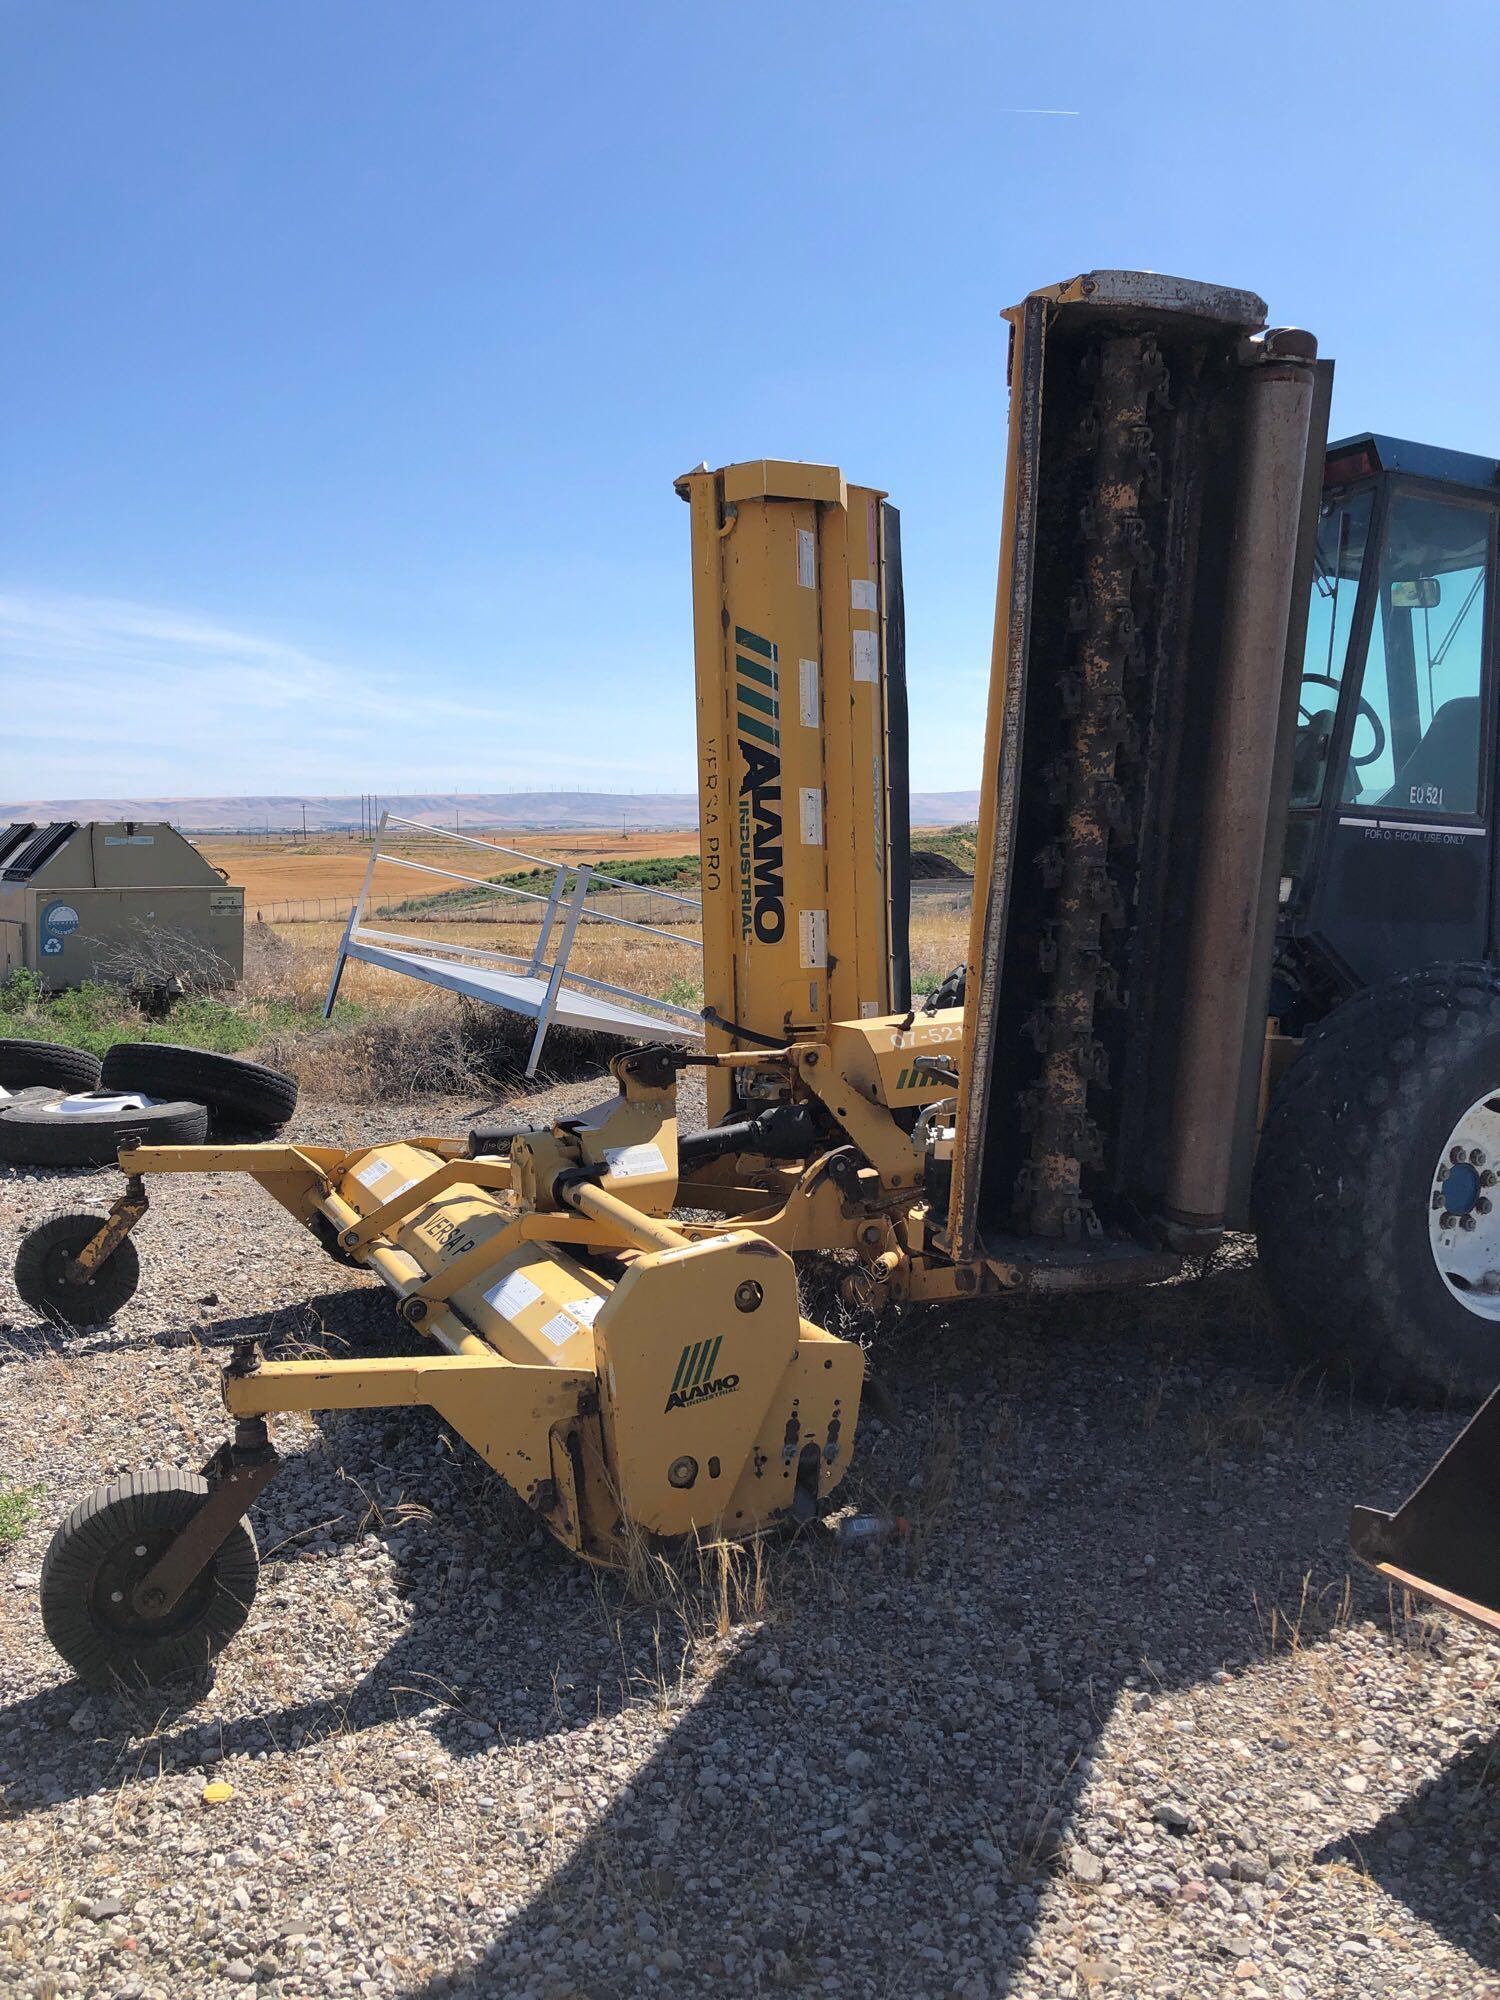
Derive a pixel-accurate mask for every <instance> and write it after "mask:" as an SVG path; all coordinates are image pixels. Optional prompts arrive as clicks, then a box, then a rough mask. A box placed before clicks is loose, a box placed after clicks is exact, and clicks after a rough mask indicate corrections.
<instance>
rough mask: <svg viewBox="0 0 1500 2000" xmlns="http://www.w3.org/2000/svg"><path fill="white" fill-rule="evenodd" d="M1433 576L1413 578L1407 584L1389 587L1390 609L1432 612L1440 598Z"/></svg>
mask: <svg viewBox="0 0 1500 2000" xmlns="http://www.w3.org/2000/svg"><path fill="white" fill-rule="evenodd" d="M1442 594H1443V593H1442V590H1441V588H1440V587H1439V584H1438V580H1437V578H1436V577H1435V576H1418V577H1413V578H1412V580H1411V581H1410V582H1409V583H1393V584H1392V585H1391V609H1392V610H1393V611H1432V610H1435V609H1436V607H1437V604H1438V601H1439V599H1440V598H1441V597H1442Z"/></svg>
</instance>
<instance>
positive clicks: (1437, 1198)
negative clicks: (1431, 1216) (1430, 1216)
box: [1432, 1188, 1443, 1208]
mask: <svg viewBox="0 0 1500 2000" xmlns="http://www.w3.org/2000/svg"><path fill="white" fill-rule="evenodd" d="M1432 1205H1433V1207H1434V1208H1441V1207H1442V1205H1443V1191H1442V1189H1441V1188H1439V1189H1438V1191H1437V1193H1436V1194H1435V1195H1434V1196H1433V1197H1432Z"/></svg>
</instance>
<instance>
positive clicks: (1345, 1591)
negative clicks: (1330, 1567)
mask: <svg viewBox="0 0 1500 2000" xmlns="http://www.w3.org/2000/svg"><path fill="white" fill-rule="evenodd" d="M1253 1601H1254V1604H1255V1616H1256V1622H1257V1623H1258V1625H1259V1627H1260V1634H1261V1639H1262V1642H1263V1643H1264V1645H1265V1648H1266V1652H1267V1655H1268V1657H1269V1658H1271V1659H1273V1660H1274V1659H1275V1658H1276V1657H1277V1656H1278V1654H1284V1655H1286V1656H1288V1657H1290V1658H1295V1657H1296V1656H1297V1655H1298V1654H1299V1653H1300V1652H1301V1651H1302V1650H1303V1648H1304V1647H1305V1646H1307V1645H1310V1644H1312V1643H1313V1642H1315V1641H1318V1640H1322V1639H1327V1638H1329V1637H1331V1636H1332V1634H1334V1633H1335V1632H1342V1631H1344V1630H1346V1629H1347V1627H1348V1626H1349V1624H1350V1622H1351V1620H1352V1617H1353V1612H1354V1585H1353V1582H1352V1581H1351V1579H1350V1578H1349V1577H1348V1576H1347V1575H1345V1576H1344V1577H1343V1578H1342V1579H1340V1580H1336V1581H1334V1582H1332V1583H1325V1584H1323V1585H1322V1586H1321V1587H1319V1588H1317V1589H1315V1588H1314V1587H1313V1580H1312V1573H1311V1571H1309V1572H1308V1573H1307V1574H1306V1575H1305V1576H1304V1577H1303V1579H1302V1588H1301V1591H1300V1592H1299V1594H1298V1598H1297V1605H1296V1609H1295V1610H1294V1611H1290V1612H1289V1611H1285V1610H1283V1609H1282V1607H1281V1606H1280V1605H1277V1604H1272V1605H1269V1606H1267V1605H1263V1604H1262V1603H1261V1601H1260V1598H1259V1597H1256V1598H1255V1599H1254V1600H1253Z"/></svg>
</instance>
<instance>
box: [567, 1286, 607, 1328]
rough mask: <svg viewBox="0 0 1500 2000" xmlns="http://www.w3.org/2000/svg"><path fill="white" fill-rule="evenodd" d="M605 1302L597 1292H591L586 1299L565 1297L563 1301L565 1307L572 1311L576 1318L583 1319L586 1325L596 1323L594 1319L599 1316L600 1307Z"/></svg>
mask: <svg viewBox="0 0 1500 2000" xmlns="http://www.w3.org/2000/svg"><path fill="white" fill-rule="evenodd" d="M603 1304H604V1300H603V1299H602V1298H601V1297H600V1296H599V1295H598V1294H597V1293H591V1294H590V1295H589V1297H588V1298H586V1299H565V1300H564V1301H563V1305H564V1309H565V1310H566V1311H567V1312H570V1313H571V1314H572V1315H573V1317H574V1319H581V1320H582V1321H583V1323H584V1325H585V1326H592V1325H593V1324H594V1321H595V1320H596V1319H597V1318H598V1317H599V1308H600V1307H601V1306H602V1305H603Z"/></svg>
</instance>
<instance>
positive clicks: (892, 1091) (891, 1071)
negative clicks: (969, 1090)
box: [828, 1007, 964, 1111]
mask: <svg viewBox="0 0 1500 2000" xmlns="http://www.w3.org/2000/svg"><path fill="white" fill-rule="evenodd" d="M963 1022H964V1010H963V1008H962V1007H941V1008H938V1009H937V1010H935V1011H934V1012H933V1013H931V1014H918V1015H917V1017H916V1019H915V1020H914V1021H913V1022H912V1023H911V1026H910V1027H907V1026H906V1025H905V1023H906V1016H905V1015H903V1014H889V1015H887V1016H886V1017H885V1018H884V1019H883V1020H878V1021H844V1022H836V1023H835V1025H834V1026H833V1027H832V1028H830V1030H829V1032H828V1048H829V1053H830V1055H831V1056H832V1058H833V1061H834V1064H835V1066H836V1068H837V1069H838V1070H839V1071H840V1073H841V1074H842V1075H844V1076H846V1077H848V1079H849V1080H850V1082H851V1083H852V1084H853V1085H854V1086H855V1088H856V1089H858V1090H859V1091H860V1092H861V1094H862V1095H864V1096H865V1097H868V1098H869V1099H870V1101H871V1102H872V1103H874V1104H888V1105H890V1106H891V1107H892V1109H894V1110H902V1111H909V1110H911V1109H912V1108H913V1107H914V1106H920V1105H923V1104H932V1103H935V1102H936V1101H937V1100H938V1099H939V1098H943V1097H951V1096H952V1095H953V1092H954V1089H955V1086H954V1084H952V1083H948V1082H944V1081H942V1080H941V1079H940V1078H936V1077H934V1076H933V1075H932V1074H931V1073H930V1072H929V1071H924V1070H923V1069H922V1068H921V1067H920V1066H919V1065H920V1063H921V1061H922V1059H923V1058H924V1057H925V1058H927V1059H928V1060H930V1061H932V1062H938V1063H943V1064H945V1065H951V1066H953V1067H955V1068H956V1067H957V1063H958V1052H959V1046H960V1044H961V1043H962V1041H963Z"/></svg>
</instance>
